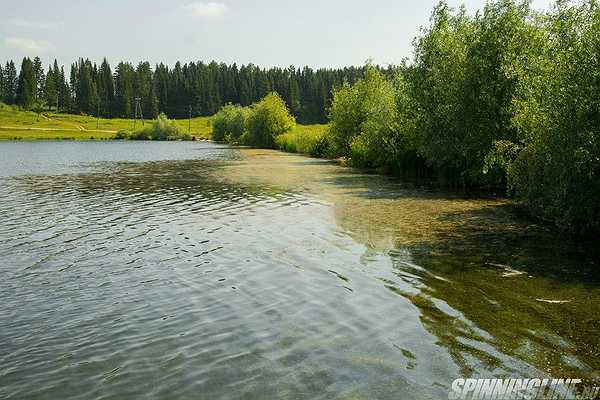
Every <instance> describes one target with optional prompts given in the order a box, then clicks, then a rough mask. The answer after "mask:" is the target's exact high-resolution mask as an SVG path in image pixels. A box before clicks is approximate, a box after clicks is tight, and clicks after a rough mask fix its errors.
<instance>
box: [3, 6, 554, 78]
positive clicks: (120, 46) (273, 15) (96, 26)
mask: <svg viewBox="0 0 600 400" xmlns="http://www.w3.org/2000/svg"><path fill="white" fill-rule="evenodd" d="M436 3H437V0H422V1H402V0H360V1H356V0H330V1H327V0H321V1H318V0H294V1H288V0H256V1H250V0H209V1H196V0H172V1H167V0H160V1H159V0H102V1H84V0H77V1H76V0H52V1H48V0H0V62H2V63H3V64H4V62H5V61H6V60H8V59H13V60H15V62H16V63H17V64H18V65H20V61H21V59H22V58H23V57H24V56H30V57H33V56H36V55H39V56H40V57H41V58H42V60H43V61H44V64H45V65H47V64H48V63H49V62H50V61H51V60H53V59H54V58H57V59H58V61H59V64H61V65H63V64H64V65H65V66H68V65H70V63H71V62H73V61H75V60H76V59H77V58H78V57H84V58H90V59H91V60H92V61H96V62H100V61H101V60H102V58H103V57H107V58H108V60H109V61H110V63H111V65H113V66H114V64H116V63H117V62H118V61H121V60H124V61H131V62H133V63H134V64H137V62H139V61H150V63H151V64H155V63H157V62H160V61H162V62H165V63H167V64H169V65H173V64H174V63H175V61H177V60H179V61H182V62H188V61H205V62H208V61H211V60H215V61H218V62H226V63H228V64H230V63H234V62H236V63H238V65H239V64H247V63H254V64H256V65H259V66H262V67H269V66H282V67H286V66H289V65H295V66H304V65H309V66H311V67H340V66H348V65H362V64H363V63H364V62H365V61H366V60H367V59H372V60H373V61H374V62H375V63H377V64H382V65H385V64H390V63H391V64H397V63H399V62H400V61H401V60H402V59H403V58H404V57H411V56H412V40H413V38H414V37H415V36H416V35H417V33H418V31H419V27H420V26H423V25H427V23H428V19H429V15H430V13H431V11H432V9H433V7H434V5H435V4H436ZM448 3H449V4H450V5H451V6H459V5H460V4H463V3H464V4H465V5H466V7H467V9H468V10H469V11H470V12H474V11H475V10H477V9H479V8H482V7H483V5H484V4H485V0H465V1H455V0H448ZM548 4H549V0H533V6H534V7H535V8H544V7H548Z"/></svg>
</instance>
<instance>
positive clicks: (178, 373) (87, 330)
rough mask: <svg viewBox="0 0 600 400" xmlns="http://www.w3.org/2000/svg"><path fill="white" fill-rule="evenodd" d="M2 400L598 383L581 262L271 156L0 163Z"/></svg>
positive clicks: (509, 215) (540, 235)
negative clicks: (494, 381) (465, 381)
mask: <svg viewBox="0 0 600 400" xmlns="http://www.w3.org/2000/svg"><path fill="white" fill-rule="evenodd" d="M0 221H2V222H1V225H0V296H1V300H2V308H1V313H0V398H10V399H96V398H97V399H100V398H101V399H113V398H114V399H121V398H134V397H138V398H152V399H230V398H234V399H237V398H243V399H270V398H281V399H334V398H335V399H398V398H407V399H408V398H410V399H438V398H447V394H448V391H449V389H450V385H451V383H452V381H453V380H454V379H456V378H459V377H486V378H489V377H509V376H511V377H549V376H551V377H561V378H566V377H579V378H583V379H585V380H587V381H593V380H597V379H599V378H600V339H599V333H600V273H599V270H598V267H599V261H598V260H599V257H598V250H597V249H595V248H594V247H593V246H592V245H591V244H590V243H587V242H578V241H575V240H572V239H568V238H565V237H561V236H560V235H558V234H557V233H556V231H554V230H553V229H552V228H551V227H547V226H544V225H540V224H536V223H533V222H532V221H530V220H528V219H526V218H524V217H523V216H522V212H521V211H520V210H519V209H518V208H516V207H515V206H513V205H512V204H511V203H510V202H508V201H506V200H502V199H495V198H476V197H475V198H474V197H468V196H464V195H459V194H453V193H446V192H440V191H436V190H432V189H427V188H424V187H420V186H418V185H415V184H410V183H406V182H403V181H400V180H396V179H392V178H386V177H382V176H376V175H368V174H364V173H360V172H357V171H354V170H352V169H349V168H343V167H340V166H338V165H336V164H335V163H332V162H329V161H324V160H317V159H311V158H306V157H302V156H297V155H291V154H285V153H280V152H276V151H269V150H252V149H235V148H229V147H226V146H220V145H215V144H212V143H196V142H194V143H192V142H187V143H186V142H160V143H159V142H157V143H152V142H3V143H0Z"/></svg>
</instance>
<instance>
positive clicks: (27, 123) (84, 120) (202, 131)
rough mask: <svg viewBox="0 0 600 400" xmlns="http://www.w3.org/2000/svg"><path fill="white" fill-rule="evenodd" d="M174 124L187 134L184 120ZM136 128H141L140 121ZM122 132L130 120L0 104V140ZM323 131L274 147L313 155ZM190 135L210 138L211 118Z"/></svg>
mask: <svg viewBox="0 0 600 400" xmlns="http://www.w3.org/2000/svg"><path fill="white" fill-rule="evenodd" d="M148 122H152V121H151V120H147V121H146V123H148ZM175 122H176V123H177V125H179V126H180V127H181V128H182V129H184V130H185V131H187V129H188V123H189V122H188V120H187V119H180V120H175ZM136 126H137V127H138V128H139V127H140V126H141V122H140V121H139V120H138V121H137V125H136ZM121 129H133V120H132V119H122V118H114V119H108V118H100V119H99V120H98V119H97V118H95V117H91V116H88V115H73V114H62V113H55V112H50V111H45V112H43V113H41V114H37V113H35V112H32V111H22V110H19V109H18V108H17V107H13V106H8V105H6V104H2V103H0V140H110V139H113V138H114V136H115V134H116V133H117V131H119V130H121ZM326 129H327V125H296V127H295V128H294V130H292V131H291V132H288V133H286V134H284V135H281V136H280V137H279V138H278V139H277V147H278V148H279V149H281V150H283V151H287V152H291V153H306V154H313V153H314V151H315V146H316V145H317V143H318V142H319V140H320V139H321V138H322V137H323V135H324V134H325V130H326ZM191 132H192V135H194V136H196V138H199V139H209V138H210V137H211V135H212V126H211V118H210V117H196V118H192V123H191Z"/></svg>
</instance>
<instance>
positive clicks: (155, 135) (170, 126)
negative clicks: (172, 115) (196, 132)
mask: <svg viewBox="0 0 600 400" xmlns="http://www.w3.org/2000/svg"><path fill="white" fill-rule="evenodd" d="M115 139H130V140H191V139H192V137H191V135H190V134H189V133H187V132H185V131H184V130H183V129H182V128H180V127H179V126H178V125H177V124H176V123H175V121H172V120H170V119H168V118H167V116H166V115H165V114H160V115H159V116H158V117H157V118H156V120H155V121H153V122H152V124H151V125H148V126H144V127H142V128H140V129H137V130H135V131H128V130H125V129H124V130H120V131H119V132H117V135H116V137H115Z"/></svg>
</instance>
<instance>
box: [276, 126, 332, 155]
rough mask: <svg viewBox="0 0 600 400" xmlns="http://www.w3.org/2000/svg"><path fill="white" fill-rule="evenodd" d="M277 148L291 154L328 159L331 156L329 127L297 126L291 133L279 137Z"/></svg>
mask: <svg viewBox="0 0 600 400" xmlns="http://www.w3.org/2000/svg"><path fill="white" fill-rule="evenodd" d="M275 146H276V147H277V148H278V149H280V150H283V151H287V152H289V153H303V154H309V155H311V156H313V157H327V156H329V153H328V151H329V142H328V137H327V125H296V127H295V128H294V129H293V130H291V131H290V132H287V133H284V134H282V135H279V136H278V137H277V139H275Z"/></svg>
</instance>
